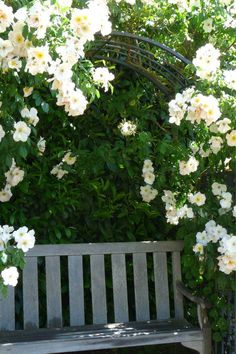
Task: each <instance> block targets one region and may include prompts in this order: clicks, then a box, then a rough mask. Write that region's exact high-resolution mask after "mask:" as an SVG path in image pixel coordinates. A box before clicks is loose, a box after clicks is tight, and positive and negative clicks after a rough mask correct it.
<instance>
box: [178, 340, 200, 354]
mask: <svg viewBox="0 0 236 354" xmlns="http://www.w3.org/2000/svg"><path fill="white" fill-rule="evenodd" d="M181 344H182V345H183V346H184V347H186V348H190V349H193V350H196V351H197V352H198V353H199V354H206V353H205V352H204V343H203V342H202V341H193V342H182V343H181Z"/></svg>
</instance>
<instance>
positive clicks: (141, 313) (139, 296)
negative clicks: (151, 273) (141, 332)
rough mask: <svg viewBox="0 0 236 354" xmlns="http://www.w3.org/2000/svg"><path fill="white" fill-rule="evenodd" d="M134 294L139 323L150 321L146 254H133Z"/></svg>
mask: <svg viewBox="0 0 236 354" xmlns="http://www.w3.org/2000/svg"><path fill="white" fill-rule="evenodd" d="M133 268H134V294H135V311H136V320H137V321H147V320H150V309H149V298H148V277H147V258H146V253H134V254H133Z"/></svg>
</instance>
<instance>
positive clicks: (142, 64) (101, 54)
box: [86, 32, 191, 96]
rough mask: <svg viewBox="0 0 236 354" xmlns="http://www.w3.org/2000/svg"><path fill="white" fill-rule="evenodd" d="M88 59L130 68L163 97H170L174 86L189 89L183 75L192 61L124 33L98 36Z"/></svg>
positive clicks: (152, 42) (147, 40) (168, 49)
mask: <svg viewBox="0 0 236 354" xmlns="http://www.w3.org/2000/svg"><path fill="white" fill-rule="evenodd" d="M86 56H87V57H88V58H90V59H100V60H105V61H110V62H113V63H116V64H119V65H122V66H124V67H126V68H129V69H131V70H133V71H135V72H137V73H138V74H140V75H142V76H144V77H146V78H147V79H148V80H149V81H151V82H152V83H153V84H154V85H155V86H156V87H157V89H158V90H160V91H161V92H163V93H164V94H165V95H166V96H172V95H173V94H174V92H175V88H176V86H177V87H178V88H184V87H186V86H189V84H190V82H189V80H188V79H187V78H186V77H185V76H184V75H183V70H184V67H185V66H186V65H188V64H191V61H190V60H188V59H187V58H185V57H184V56H183V55H182V54H180V53H178V52H176V51H174V50H173V49H171V48H169V47H168V46H166V45H165V44H162V43H160V42H157V41H154V40H152V39H150V38H146V37H142V36H137V35H135V34H131V33H126V32H112V33H111V34H110V35H109V36H107V37H102V36H101V35H98V36H97V38H96V41H95V42H94V43H93V45H92V47H91V49H90V50H89V51H88V52H87V53H86Z"/></svg>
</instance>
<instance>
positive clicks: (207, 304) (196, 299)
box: [176, 280, 211, 309]
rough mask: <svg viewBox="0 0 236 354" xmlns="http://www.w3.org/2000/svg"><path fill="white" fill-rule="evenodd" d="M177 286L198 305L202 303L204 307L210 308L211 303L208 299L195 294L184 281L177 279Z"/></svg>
mask: <svg viewBox="0 0 236 354" xmlns="http://www.w3.org/2000/svg"><path fill="white" fill-rule="evenodd" d="M176 287H177V289H178V291H179V292H180V293H181V294H182V295H183V296H185V297H186V298H187V299H189V300H190V301H192V302H195V303H196V304H197V305H200V306H201V307H202V308H203V309H209V308H210V307H211V303H210V302H209V301H208V300H206V299H204V298H202V297H200V296H195V295H193V294H192V293H191V291H190V290H189V289H188V288H186V286H185V285H184V284H183V282H182V281H180V280H177V282H176Z"/></svg>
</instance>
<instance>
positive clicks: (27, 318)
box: [23, 257, 39, 329]
mask: <svg viewBox="0 0 236 354" xmlns="http://www.w3.org/2000/svg"><path fill="white" fill-rule="evenodd" d="M23 311H24V328H25V329H28V328H38V327H39V299H38V262H37V257H28V258H27V259H26V265H25V268H24V270H23Z"/></svg>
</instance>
